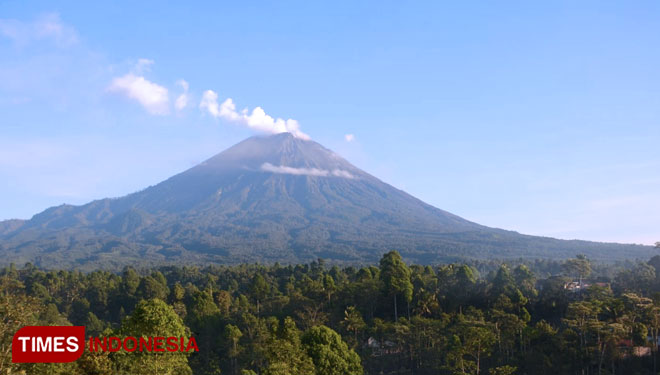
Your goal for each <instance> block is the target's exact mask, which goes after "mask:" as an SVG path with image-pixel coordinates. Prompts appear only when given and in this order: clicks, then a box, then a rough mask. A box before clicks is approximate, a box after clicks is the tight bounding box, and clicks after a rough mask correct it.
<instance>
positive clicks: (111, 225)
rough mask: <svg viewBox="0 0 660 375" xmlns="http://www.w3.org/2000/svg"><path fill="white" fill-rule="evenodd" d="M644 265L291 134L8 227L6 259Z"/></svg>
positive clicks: (631, 254)
mask: <svg viewBox="0 0 660 375" xmlns="http://www.w3.org/2000/svg"><path fill="white" fill-rule="evenodd" d="M391 249H397V250H399V251H400V252H401V253H402V255H403V256H404V257H405V258H406V259H408V260H410V261H414V262H419V263H434V262H443V261H455V260H459V259H464V258H483V259H485V258H514V257H515V258H518V257H543V258H562V257H571V256H575V254H577V253H584V254H586V255H587V256H589V257H591V258H595V259H603V260H613V259H621V258H624V257H625V258H635V257H640V258H648V257H649V256H650V254H651V252H652V249H651V248H650V247H646V246H638V245H621V244H604V243H594V242H586V241H563V240H556V239H552V238H545V237H534V236H526V235H521V234H519V233H516V232H511V231H505V230H501V229H494V228H489V227H485V226H482V225H478V224H475V223H472V222H470V221H467V220H465V219H462V218H460V217H458V216H456V215H453V214H451V213H449V212H445V211H443V210H440V209H438V208H435V207H433V206H430V205H428V204H426V203H424V202H422V201H420V200H419V199H416V198H414V197H413V196H411V195H409V194H407V193H405V192H403V191H401V190H398V189H396V188H394V187H392V186H390V185H388V184H386V183H384V182H382V181H380V180H379V179H377V178H376V177H374V176H371V175H370V174H368V173H366V172H364V171H362V170H360V169H358V168H356V167H355V166H353V165H351V164H350V163H349V162H347V161H346V160H344V159H343V158H342V157H340V156H339V155H337V154H336V153H334V152H332V151H330V150H328V149H326V148H324V147H323V146H321V145H320V144H318V143H316V142H313V141H307V140H302V139H299V138H296V137H294V136H292V135H291V134H289V133H282V134H277V135H272V136H266V137H252V138H248V139H246V140H244V141H243V142H241V143H239V144H237V145H235V146H233V147H231V148H229V149H227V150H225V151H224V152H221V153H220V154H218V155H216V156H214V157H212V158H210V159H208V160H206V161H205V162H203V163H201V164H199V165H197V166H195V167H193V168H191V169H189V170H187V171H184V172H182V173H180V174H178V175H176V176H173V177H171V178H169V179H167V180H166V181H163V182H161V183H159V184H157V185H155V186H151V187H148V188H146V189H144V190H142V191H139V192H136V193H133V194H130V195H127V196H124V197H121V198H113V199H101V200H97V201H93V202H91V203H88V204H85V205H82V206H71V205H62V206H58V207H52V208H49V209H47V210H45V211H44V212H41V213H39V214H37V215H35V216H34V217H32V219H30V220H27V221H20V220H9V221H4V222H0V257H1V258H0V259H1V261H0V262H3V263H9V262H14V263H17V264H22V263H25V262H28V261H29V262H33V263H35V264H36V265H39V266H43V267H79V268H83V269H92V268H109V269H117V268H119V267H121V266H123V265H126V264H140V265H145V266H146V265H154V264H165V263H175V262H176V263H179V264H181V263H190V264H201V263H207V262H213V263H225V264H227V263H239V262H255V261H258V262H282V263H293V262H308V261H311V260H314V259H316V258H324V259H327V260H330V261H334V262H341V263H372V262H377V261H378V259H379V258H380V257H381V255H382V254H383V253H384V252H386V251H389V250H391Z"/></svg>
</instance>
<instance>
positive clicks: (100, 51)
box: [0, 0, 660, 244]
mask: <svg viewBox="0 0 660 375" xmlns="http://www.w3.org/2000/svg"><path fill="white" fill-rule="evenodd" d="M168 3H176V4H168ZM187 3H188V2H164V1H157V2H156V1H154V2H151V3H150V2H143V1H130V2H121V1H117V2H111V3H110V4H100V3H99V2H95V1H89V2H84V1H71V2H53V1H43V2H32V1H2V2H0V219H9V218H24V219H26V218H30V217H31V216H32V215H34V214H35V213H37V212H40V211H42V210H43V209H45V208H47V207H49V206H53V205H58V204H61V203H72V204H82V203H85V202H88V201H90V200H93V199H99V198H103V197H112V196H121V195H124V194H127V193H130V192H133V191H135V190H139V189H142V188H144V187H146V186H149V185H153V184H156V183H158V182H159V181H161V180H163V179H165V178H167V177H169V176H171V175H173V174H175V173H178V172H180V171H183V170H185V169H186V168H188V167H190V166H192V165H194V164H196V163H198V162H200V161H202V160H204V159H206V158H208V157H210V156H212V155H213V154H215V153H217V152H219V151H222V150H223V149H225V148H227V147H229V146H231V145H232V144H234V143H236V142H238V141H240V140H242V139H243V138H245V137H248V136H250V135H253V134H259V133H260V132H263V131H268V130H269V129H274V128H279V129H281V128H282V127H284V128H286V129H295V126H296V125H299V132H301V133H304V134H307V135H309V136H310V137H311V138H312V139H313V140H315V141H317V142H319V143H321V144H323V145H325V146H326V147H329V148H331V149H333V150H335V151H337V152H338V153H340V154H342V155H343V156H345V157H346V158H347V159H348V160H349V161H351V162H352V163H353V164H355V165H356V166H358V167H360V168H362V169H364V170H366V171H367V172H370V173H371V174H374V175H375V176H377V177H379V178H381V179H382V180H384V181H386V182H388V183H390V184H392V185H394V186H396V187H398V188H401V189H403V190H406V191H407V192H409V193H411V194H413V195H415V196H417V197H419V198H420V199H422V200H424V201H426V202H428V203H430V204H432V205H434V206H436V207H439V208H442V209H444V210H447V211H450V212H452V213H455V214H457V215H460V216H462V217H464V218H466V219H469V220H472V221H475V222H478V223H481V224H485V225H489V226H494V227H499V228H505V229H511V230H516V231H519V232H522V233H528V234H537V235H547V236H553V237H558V238H571V239H572V238H579V239H587V240H601V241H618V242H634V243H646V244H651V243H653V242H655V241H659V240H660V3H659V2H657V1H635V2H621V1H616V2H614V1H602V0H599V1H565V2H561V1H546V2H541V1H519V2H488V1H481V2H476V1H447V2H440V1H428V2H421V1H420V2H404V1H396V2H389V1H373V2H368V1H346V2H342V1H332V2H317V1H300V2H284V1H282V2H279V1H278V2H248V1H237V2H220V1H210V2H207V3H204V2H197V3H195V4H187ZM182 80H183V81H182ZM207 90H211V91H207ZM227 98H231V103H233V104H234V105H235V109H232V107H231V105H228V102H226V99H227ZM223 103H224V105H223ZM231 103H229V104H231ZM255 107H260V108H262V109H263V111H265V113H262V112H261V111H260V110H259V109H257V110H256V111H254V112H253V110H254V108H255ZM243 108H249V111H248V112H245V113H243V112H241V110H242V109H243ZM266 116H272V118H270V117H266ZM278 118H282V119H284V120H286V119H293V120H295V121H297V123H296V122H293V121H289V122H288V123H287V122H286V121H279V122H278V121H277V120H276V119H278ZM349 135H350V136H349Z"/></svg>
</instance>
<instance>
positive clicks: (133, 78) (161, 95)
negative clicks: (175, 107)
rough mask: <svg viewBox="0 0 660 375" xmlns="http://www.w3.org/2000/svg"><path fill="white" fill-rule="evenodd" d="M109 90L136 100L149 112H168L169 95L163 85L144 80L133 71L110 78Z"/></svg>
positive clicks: (164, 113)
mask: <svg viewBox="0 0 660 375" xmlns="http://www.w3.org/2000/svg"><path fill="white" fill-rule="evenodd" d="M108 90H109V91H112V92H117V93H120V94H123V95H125V96H127V97H129V98H131V99H134V100H137V101H138V102H139V103H140V104H142V106H143V107H144V108H145V109H146V110H147V111H148V112H149V113H151V114H154V115H166V114H168V113H169V103H170V99H169V95H168V91H167V89H166V88H165V87H163V86H160V85H158V84H155V83H153V82H150V81H148V80H146V79H145V78H144V77H142V76H137V75H135V74H133V73H129V74H126V75H124V76H122V77H117V78H115V79H113V80H112V83H111V84H110V87H108Z"/></svg>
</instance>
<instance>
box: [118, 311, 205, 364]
mask: <svg viewBox="0 0 660 375" xmlns="http://www.w3.org/2000/svg"><path fill="white" fill-rule="evenodd" d="M119 336H120V337H126V336H133V337H140V336H142V337H145V338H148V337H185V338H186V339H185V342H186V344H187V342H188V338H189V337H190V330H189V329H188V328H187V327H186V326H185V325H184V324H183V321H182V320H181V318H180V317H179V316H178V315H177V314H176V312H175V311H174V309H173V308H172V307H171V306H169V305H167V304H166V303H165V302H163V301H162V300H159V299H151V300H146V301H141V302H140V303H139V304H138V305H137V306H136V308H135V310H134V311H133V313H132V314H131V316H130V317H129V318H127V319H125V320H124V321H123V322H122V325H121V328H120V329H119ZM117 354H118V356H117V363H118V367H119V369H120V371H124V372H125V373H130V374H136V375H141V374H144V375H152V374H166V375H188V374H192V370H191V369H190V366H189V365H188V358H187V357H188V354H189V353H185V352H171V353H170V352H164V353H155V352H137V351H136V352H133V353H121V352H118V353H117Z"/></svg>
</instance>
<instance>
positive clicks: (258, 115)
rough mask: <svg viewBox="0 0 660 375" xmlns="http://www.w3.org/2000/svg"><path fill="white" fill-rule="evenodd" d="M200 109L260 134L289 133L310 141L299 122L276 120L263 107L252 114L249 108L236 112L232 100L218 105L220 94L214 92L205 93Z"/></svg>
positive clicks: (228, 99)
mask: <svg viewBox="0 0 660 375" xmlns="http://www.w3.org/2000/svg"><path fill="white" fill-rule="evenodd" d="M199 108H200V109H201V110H203V111H207V112H208V113H209V114H210V115H211V116H213V117H216V118H222V119H224V120H226V121H229V122H233V123H237V124H241V125H244V126H247V127H249V128H251V129H254V130H257V131H260V132H264V133H271V134H277V133H285V132H289V133H291V134H293V135H294V136H295V137H297V138H301V139H309V136H308V135H307V134H305V133H303V132H302V131H300V125H299V124H298V121H296V120H293V119H288V120H284V119H281V118H277V119H275V118H273V117H271V116H269V115H267V114H266V112H265V111H264V110H263V108H261V107H256V108H254V109H253V110H252V113H249V112H248V109H247V108H245V109H243V110H241V111H240V112H238V111H236V104H234V101H233V100H232V99H231V98H227V99H226V100H225V101H224V102H222V104H218V94H217V93H216V92H215V91H213V90H206V91H205V92H204V94H203V95H202V101H201V102H200V103H199Z"/></svg>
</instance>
